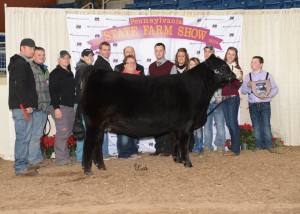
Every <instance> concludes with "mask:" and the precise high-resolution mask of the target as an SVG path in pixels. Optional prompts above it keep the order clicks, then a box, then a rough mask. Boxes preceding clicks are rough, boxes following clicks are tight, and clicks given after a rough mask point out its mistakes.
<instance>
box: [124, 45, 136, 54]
mask: <svg viewBox="0 0 300 214" xmlns="http://www.w3.org/2000/svg"><path fill="white" fill-rule="evenodd" d="M129 55H132V56H135V53H134V49H133V48H132V47H127V48H125V50H124V56H129Z"/></svg>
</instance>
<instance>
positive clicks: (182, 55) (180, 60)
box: [177, 52, 185, 65]
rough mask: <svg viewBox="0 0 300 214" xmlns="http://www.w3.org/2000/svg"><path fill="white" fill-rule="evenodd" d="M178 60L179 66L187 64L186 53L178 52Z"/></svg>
mask: <svg viewBox="0 0 300 214" xmlns="http://www.w3.org/2000/svg"><path fill="white" fill-rule="evenodd" d="M177 60H178V63H179V65H183V64H184V63H185V53H184V52H178V54H177Z"/></svg>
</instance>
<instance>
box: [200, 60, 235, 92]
mask: <svg viewBox="0 0 300 214" xmlns="http://www.w3.org/2000/svg"><path fill="white" fill-rule="evenodd" d="M205 62H206V65H207V66H208V67H209V68H210V69H212V70H213V71H214V73H215V78H216V79H217V80H218V84H219V86H221V87H222V86H224V85H226V84H228V83H229V82H230V81H232V80H233V79H234V78H236V76H235V74H234V73H233V72H232V71H231V69H230V68H229V66H228V65H227V63H226V62H225V61H223V60H222V59H220V58H218V57H216V56H214V57H210V58H209V59H207V60H206V61H205Z"/></svg>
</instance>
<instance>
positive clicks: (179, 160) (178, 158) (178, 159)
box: [173, 157, 182, 163]
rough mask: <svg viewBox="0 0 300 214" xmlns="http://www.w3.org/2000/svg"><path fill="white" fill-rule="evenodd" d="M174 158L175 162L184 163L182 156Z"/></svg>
mask: <svg viewBox="0 0 300 214" xmlns="http://www.w3.org/2000/svg"><path fill="white" fill-rule="evenodd" d="M173 160H174V162H175V163H182V159H181V158H180V157H174V158H173Z"/></svg>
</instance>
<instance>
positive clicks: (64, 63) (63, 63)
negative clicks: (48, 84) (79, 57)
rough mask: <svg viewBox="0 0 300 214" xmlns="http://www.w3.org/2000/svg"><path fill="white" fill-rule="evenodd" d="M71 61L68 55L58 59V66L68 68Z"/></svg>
mask: <svg viewBox="0 0 300 214" xmlns="http://www.w3.org/2000/svg"><path fill="white" fill-rule="evenodd" d="M70 61H71V58H70V57H69V56H68V55H66V56H64V57H60V58H58V64H59V65H60V66H61V67H63V68H67V67H68V66H69V65H70Z"/></svg>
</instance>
